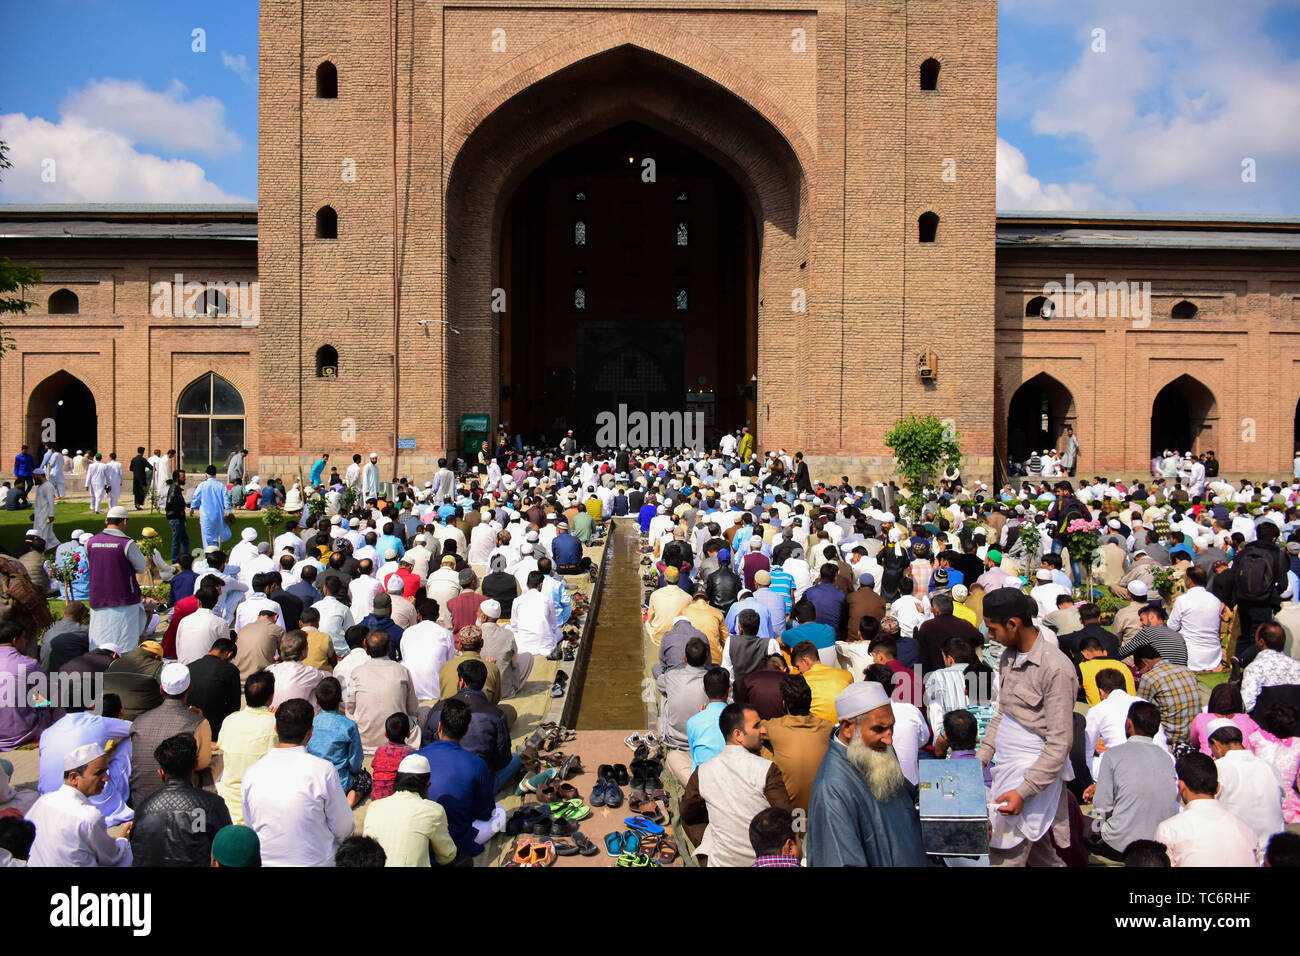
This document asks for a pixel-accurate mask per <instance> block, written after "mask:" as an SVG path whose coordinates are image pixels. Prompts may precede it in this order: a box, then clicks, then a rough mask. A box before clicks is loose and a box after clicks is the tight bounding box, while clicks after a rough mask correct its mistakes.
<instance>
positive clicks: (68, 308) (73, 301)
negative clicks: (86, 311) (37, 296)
mask: <svg viewBox="0 0 1300 956" xmlns="http://www.w3.org/2000/svg"><path fill="white" fill-rule="evenodd" d="M80 311H81V303H80V301H78V299H77V293H75V292H73V291H72V290H71V289H60V290H59V291H58V292H55V293H53V294H52V295H51V296H50V304H49V312H50V315H76V314H77V313H78V312H80Z"/></svg>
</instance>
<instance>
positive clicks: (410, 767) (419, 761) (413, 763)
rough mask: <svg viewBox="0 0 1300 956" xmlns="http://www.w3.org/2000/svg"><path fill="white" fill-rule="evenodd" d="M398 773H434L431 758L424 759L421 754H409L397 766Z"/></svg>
mask: <svg viewBox="0 0 1300 956" xmlns="http://www.w3.org/2000/svg"><path fill="white" fill-rule="evenodd" d="M397 772H398V773H432V772H433V771H432V770H431V769H430V767H429V758H428V757H422V756H420V755H419V754H407V755H406V756H405V757H403V758H402V762H401V763H399V764H398V765H397Z"/></svg>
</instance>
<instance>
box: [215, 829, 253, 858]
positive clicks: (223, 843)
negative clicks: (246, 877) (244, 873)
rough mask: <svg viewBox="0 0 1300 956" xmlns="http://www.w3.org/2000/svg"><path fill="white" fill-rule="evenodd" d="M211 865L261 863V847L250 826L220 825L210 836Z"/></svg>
mask: <svg viewBox="0 0 1300 956" xmlns="http://www.w3.org/2000/svg"><path fill="white" fill-rule="evenodd" d="M212 865H213V866H218V867H220V866H230V867H253V866H261V865H262V848H261V846H260V845H259V843H258V839H257V833H256V832H255V831H254V830H253V828H252V827H246V826H243V825H241V824H236V825H234V826H229V827H222V828H221V829H220V830H218V831H217V835H216V836H215V837H213V838H212Z"/></svg>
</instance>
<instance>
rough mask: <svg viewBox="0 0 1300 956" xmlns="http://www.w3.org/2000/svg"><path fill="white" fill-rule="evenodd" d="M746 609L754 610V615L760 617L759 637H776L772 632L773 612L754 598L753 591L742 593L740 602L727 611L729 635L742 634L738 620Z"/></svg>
mask: <svg viewBox="0 0 1300 956" xmlns="http://www.w3.org/2000/svg"><path fill="white" fill-rule="evenodd" d="M746 608H749V609H751V610H753V611H754V613H755V614H757V615H758V636H759V637H762V638H773V637H776V634H775V633H774V632H773V630H772V612H771V611H770V610H769V609H768V607H767V605H766V604H763V603H762V602H761V601H759V600H757V599H756V598H755V597H754V592H752V591H741V592H740V600H739V601H737V602H736V603H735V604H733V605H731V608H730V609H729V610H728V611H727V633H728V634H739V633H740V622H739V621H738V620H737V619H738V618H739V617H740V612H741V611H743V610H745V609H746Z"/></svg>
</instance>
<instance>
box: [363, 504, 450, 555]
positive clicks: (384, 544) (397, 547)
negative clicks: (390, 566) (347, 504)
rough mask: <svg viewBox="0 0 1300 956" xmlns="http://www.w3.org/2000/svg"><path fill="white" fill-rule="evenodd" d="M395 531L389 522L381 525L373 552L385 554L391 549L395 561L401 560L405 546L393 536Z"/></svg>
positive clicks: (399, 539)
mask: <svg viewBox="0 0 1300 956" xmlns="http://www.w3.org/2000/svg"><path fill="white" fill-rule="evenodd" d="M452 510H455V509H452ZM396 530H397V529H396V528H394V527H393V522H392V521H391V520H386V521H385V522H384V525H383V534H381V535H380V536H379V539H378V540H377V541H375V550H376V551H378V552H379V553H380V554H387V553H388V549H389V548H392V549H393V550H394V551H396V552H397V560H399V561H400V560H402V556H403V555H404V554H406V545H404V544H402V539H401V538H399V537H398V536H397V535H396V534H394V532H395V531H396Z"/></svg>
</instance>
